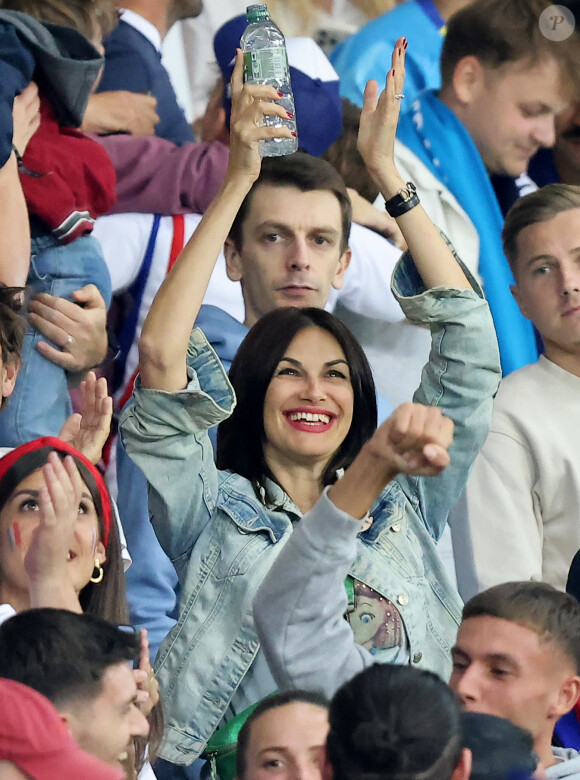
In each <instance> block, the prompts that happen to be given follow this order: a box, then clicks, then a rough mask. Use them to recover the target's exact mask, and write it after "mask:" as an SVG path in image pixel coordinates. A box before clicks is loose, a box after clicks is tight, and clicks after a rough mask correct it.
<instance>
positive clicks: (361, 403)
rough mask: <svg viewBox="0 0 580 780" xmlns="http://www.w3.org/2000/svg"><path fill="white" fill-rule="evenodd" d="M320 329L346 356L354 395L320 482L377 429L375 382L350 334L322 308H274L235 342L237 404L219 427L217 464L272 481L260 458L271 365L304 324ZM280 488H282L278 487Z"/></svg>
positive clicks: (343, 464) (326, 481)
mask: <svg viewBox="0 0 580 780" xmlns="http://www.w3.org/2000/svg"><path fill="white" fill-rule="evenodd" d="M313 327H317V328H322V329H323V330H325V331H327V332H328V333H330V334H331V335H332V336H334V338H335V339H336V340H337V342H338V343H339V344H340V346H341V348H342V351H343V352H344V354H345V357H346V360H347V363H348V366H349V369H350V380H351V384H352V389H353V394H354V406H353V419H352V424H351V426H350V430H349V432H348V434H347V435H346V438H345V440H344V441H343V442H342V444H341V446H340V447H339V449H338V451H337V452H336V453H335V454H334V455H333V457H332V458H331V459H330V462H329V463H328V465H327V467H326V470H325V472H324V476H323V483H324V485H330V484H332V483H333V482H334V481H335V479H336V470H337V469H339V468H348V466H350V464H351V463H352V461H353V460H354V458H355V456H356V455H357V454H358V452H359V450H360V448H361V447H362V445H363V444H364V443H365V442H366V441H367V439H369V438H370V437H371V436H372V434H373V433H374V431H375V428H376V427H377V401H376V394H375V383H374V381H373V376H372V372H371V368H370V366H369V363H368V361H367V359H366V356H365V354H364V352H363V350H362V348H361V346H360V344H359V343H358V341H357V340H356V339H355V337H354V336H353V335H352V333H351V332H350V331H349V330H348V328H347V327H346V326H345V325H343V324H342V323H341V322H340V320H338V319H337V318H336V317H334V316H333V315H332V314H329V313H328V312H326V311H324V309H317V308H306V309H298V308H295V307H293V306H292V307H288V308H282V309H275V310H274V311H272V312H270V313H269V314H266V315H265V316H264V317H262V318H261V319H260V320H259V321H258V322H257V323H256V324H255V325H254V327H253V328H252V329H251V330H250V332H249V333H248V335H247V336H246V338H245V339H244V340H243V342H242V343H241V345H240V348H239V349H238V352H237V354H236V356H235V358H234V360H233V362H232V367H231V369H230V381H231V383H232V385H233V388H234V390H235V393H236V398H237V404H236V407H235V409H234V411H233V413H232V415H231V416H230V417H229V419H227V420H225V421H224V422H223V423H221V425H220V426H219V428H218V436H217V458H216V462H217V465H218V468H220V469H224V470H229V471H233V472H235V473H236V474H240V475H241V476H243V477H246V478H247V479H249V480H250V481H251V482H252V483H253V484H254V485H255V486H256V485H257V483H259V482H260V481H261V480H262V478H263V477H264V476H267V477H269V478H270V479H272V480H274V481H276V480H275V478H274V476H273V475H272V473H271V472H270V470H269V468H268V466H267V464H266V461H265V459H264V442H265V431H264V399H265V397H266V391H267V390H268V386H269V384H270V380H271V379H272V376H273V374H274V371H275V369H276V366H277V365H278V363H279V362H280V360H281V358H282V357H283V356H284V354H285V352H286V349H287V347H288V345H289V344H290V342H291V341H292V340H293V339H294V337H295V336H296V335H297V334H298V333H300V331H302V330H304V329H305V328H313ZM281 487H283V486H281Z"/></svg>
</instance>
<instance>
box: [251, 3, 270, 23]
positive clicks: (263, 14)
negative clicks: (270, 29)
mask: <svg viewBox="0 0 580 780" xmlns="http://www.w3.org/2000/svg"><path fill="white" fill-rule="evenodd" d="M246 17H247V20H248V22H256V21H259V20H260V19H269V18H270V14H269V12H268V6H266V5H265V4H264V3H256V4H255V5H249V6H248V7H247V8H246Z"/></svg>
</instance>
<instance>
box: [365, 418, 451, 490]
mask: <svg viewBox="0 0 580 780" xmlns="http://www.w3.org/2000/svg"><path fill="white" fill-rule="evenodd" d="M453 428H454V424H453V420H451V419H450V418H449V417H444V416H443V414H442V413H441V411H440V410H439V409H438V408H437V407H436V406H423V405H422V404H414V403H406V404H402V405H401V406H399V407H398V408H397V409H395V411H394V412H393V414H392V415H391V416H390V417H389V418H388V419H387V420H385V422H384V423H383V424H382V425H381V426H380V427H379V428H378V429H377V431H376V432H375V434H374V436H373V437H372V439H371V440H370V441H369V442H368V447H369V450H370V452H371V454H372V457H373V458H376V459H377V462H380V463H381V464H382V467H383V468H384V469H385V471H387V472H391V473H392V472H394V473H395V474H410V475H413V476H428V477H433V476H436V475H437V474H439V473H441V472H442V471H443V469H445V468H446V467H447V466H448V465H449V461H450V458H449V453H448V449H449V447H450V446H451V444H452V442H453Z"/></svg>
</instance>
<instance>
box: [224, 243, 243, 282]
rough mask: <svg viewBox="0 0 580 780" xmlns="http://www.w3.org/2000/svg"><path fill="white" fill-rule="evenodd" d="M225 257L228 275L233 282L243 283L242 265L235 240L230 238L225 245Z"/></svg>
mask: <svg viewBox="0 0 580 780" xmlns="http://www.w3.org/2000/svg"><path fill="white" fill-rule="evenodd" d="M224 257H225V258H226V273H227V275H228V278H229V279H231V280H232V282H241V281H242V276H243V274H242V263H241V258H240V253H239V252H238V250H237V248H236V245H235V243H234V240H233V239H232V238H230V237H229V236H228V237H227V238H226V242H225V244H224Z"/></svg>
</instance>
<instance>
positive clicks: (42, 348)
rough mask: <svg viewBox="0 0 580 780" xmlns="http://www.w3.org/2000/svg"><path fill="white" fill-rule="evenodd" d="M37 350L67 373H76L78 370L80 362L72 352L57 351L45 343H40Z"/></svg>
mask: <svg viewBox="0 0 580 780" xmlns="http://www.w3.org/2000/svg"><path fill="white" fill-rule="evenodd" d="M36 350H37V352H39V353H40V354H41V355H42V356H43V357H45V358H46V359H47V360H50V362H51V363H54V364H55V365H56V366H60V367H61V368H64V369H66V370H67V371H72V372H74V371H75V370H77V368H78V365H79V362H78V360H77V358H76V357H75V356H74V355H71V353H70V352H62V351H61V350H60V349H55V348H54V347H52V346H51V345H50V344H47V343H46V342H45V341H39V342H38V344H37V345H36Z"/></svg>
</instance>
